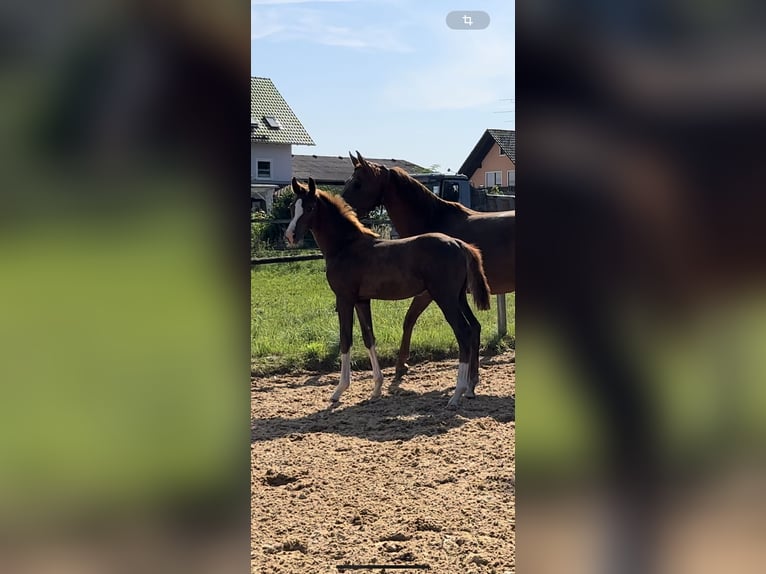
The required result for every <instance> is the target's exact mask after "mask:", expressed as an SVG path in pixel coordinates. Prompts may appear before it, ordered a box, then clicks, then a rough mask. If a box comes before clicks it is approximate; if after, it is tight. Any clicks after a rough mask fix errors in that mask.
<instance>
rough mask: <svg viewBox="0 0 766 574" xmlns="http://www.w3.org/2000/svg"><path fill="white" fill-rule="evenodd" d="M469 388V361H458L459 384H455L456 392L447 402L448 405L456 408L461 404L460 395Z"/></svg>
mask: <svg viewBox="0 0 766 574" xmlns="http://www.w3.org/2000/svg"><path fill="white" fill-rule="evenodd" d="M466 390H468V363H458V366H457V385H455V394H453V395H452V398H451V399H450V400H449V403H447V406H448V407H453V408H456V407H457V406H458V404H460V397H462V396H463V393H465V392H466Z"/></svg>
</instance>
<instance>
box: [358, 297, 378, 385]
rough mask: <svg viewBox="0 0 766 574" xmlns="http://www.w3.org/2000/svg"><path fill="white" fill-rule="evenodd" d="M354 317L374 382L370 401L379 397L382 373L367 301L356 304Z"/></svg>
mask: <svg viewBox="0 0 766 574" xmlns="http://www.w3.org/2000/svg"><path fill="white" fill-rule="evenodd" d="M356 316H357V317H358V318H359V326H360V327H361V328H362V339H363V340H364V346H365V347H367V353H368V354H369V355H370V365H372V380H373V381H375V387H374V388H373V390H372V396H370V399H377V398H379V397H380V388H381V387H382V386H383V373H382V372H381V371H380V364H379V363H378V354H377V352H376V351H375V333H373V331H372V312H371V311H370V302H369V301H360V302H358V303H357V304H356Z"/></svg>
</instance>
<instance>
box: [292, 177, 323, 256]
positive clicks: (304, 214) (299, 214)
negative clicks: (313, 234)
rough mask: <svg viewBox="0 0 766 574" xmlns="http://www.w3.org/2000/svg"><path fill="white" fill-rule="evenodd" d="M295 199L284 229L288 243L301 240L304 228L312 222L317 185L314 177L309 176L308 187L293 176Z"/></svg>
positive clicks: (307, 227) (293, 243)
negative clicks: (288, 222) (288, 220)
mask: <svg viewBox="0 0 766 574" xmlns="http://www.w3.org/2000/svg"><path fill="white" fill-rule="evenodd" d="M292 185H293V191H294V192H295V199H294V200H293V202H292V203H291V204H290V225H289V226H288V227H287V231H285V239H287V242H288V243H289V244H290V245H296V244H297V243H300V242H301V241H303V236H304V235H306V230H307V229H310V228H311V226H312V225H313V224H314V219H315V217H316V207H317V201H318V198H317V186H316V182H315V181H314V178H311V177H310V178H309V184H308V187H307V186H306V185H304V184H302V183H300V182H299V181H298V180H297V179H295V178H293V181H292Z"/></svg>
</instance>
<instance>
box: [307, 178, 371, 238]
mask: <svg viewBox="0 0 766 574" xmlns="http://www.w3.org/2000/svg"><path fill="white" fill-rule="evenodd" d="M316 194H317V199H318V200H319V201H322V200H324V202H325V203H326V204H329V205H330V207H333V208H334V209H333V210H332V211H333V212H334V213H336V214H337V215H338V216H339V217H340V218H342V219H345V220H346V221H347V222H348V223H349V224H351V225H352V226H353V228H354V229H355V230H357V231H359V232H361V233H362V234H364V235H369V236H370V237H379V235H378V234H377V233H375V232H374V231H373V230H372V229H370V228H369V227H365V226H364V224H362V222H361V221H359V218H358V217H357V216H356V212H355V211H354V208H353V207H351V206H350V205H349V204H348V203H346V201H345V200H344V199H343V198H342V197H341V196H339V195H333V194H332V193H327V192H326V191H322V190H321V189H317V191H316Z"/></svg>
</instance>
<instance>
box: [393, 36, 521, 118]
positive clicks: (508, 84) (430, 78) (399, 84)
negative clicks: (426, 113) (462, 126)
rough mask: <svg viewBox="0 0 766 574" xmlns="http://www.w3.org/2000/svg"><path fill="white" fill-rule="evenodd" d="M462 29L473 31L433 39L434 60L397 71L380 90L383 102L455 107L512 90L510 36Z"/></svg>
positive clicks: (477, 104) (488, 102)
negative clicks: (438, 42) (443, 40)
mask: <svg viewBox="0 0 766 574" xmlns="http://www.w3.org/2000/svg"><path fill="white" fill-rule="evenodd" d="M465 34H471V35H472V36H469V37H463V38H455V37H452V38H451V39H452V40H456V41H454V42H447V43H445V45H442V46H436V45H434V46H433V52H432V53H433V54H434V55H436V58H435V61H434V59H431V61H430V63H429V64H427V65H426V64H422V63H421V64H420V65H418V66H417V67H414V68H410V69H409V70H406V71H403V72H402V73H400V74H396V75H395V76H394V77H393V78H392V80H391V82H390V83H389V84H388V86H387V87H386V88H385V89H384V90H383V94H384V97H385V98H386V100H387V101H388V103H389V104H392V105H395V106H398V107H400V108H405V109H413V110H418V109H424V110H458V109H468V108H481V107H486V106H495V105H496V104H497V102H498V100H500V99H502V98H507V97H508V96H509V94H510V93H512V92H513V91H514V87H513V86H514V74H515V64H514V45H513V37H512V36H498V35H488V34H481V33H476V32H466V33H465ZM448 39H449V37H448Z"/></svg>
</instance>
